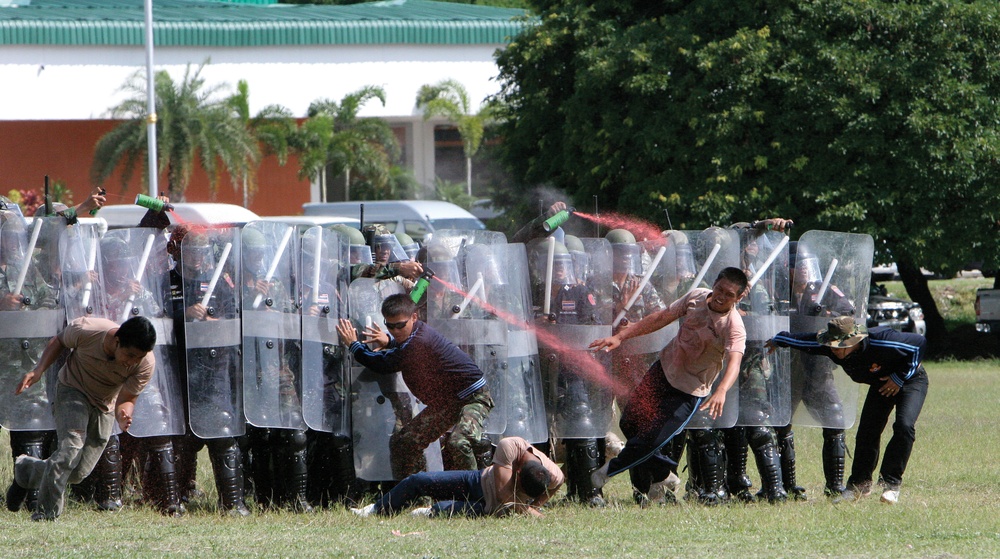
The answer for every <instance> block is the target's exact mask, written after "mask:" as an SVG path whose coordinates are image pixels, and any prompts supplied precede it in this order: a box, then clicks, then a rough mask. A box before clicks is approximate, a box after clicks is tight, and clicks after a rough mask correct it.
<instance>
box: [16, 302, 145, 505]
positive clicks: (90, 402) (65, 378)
mask: <svg viewBox="0 0 1000 559" xmlns="http://www.w3.org/2000/svg"><path fill="white" fill-rule="evenodd" d="M155 344H156V331H155V330H154V329H153V325H152V324H151V323H150V322H149V320H147V319H146V318H144V317H141V316H137V317H134V318H130V319H129V320H127V321H125V323H123V324H122V325H121V326H118V325H117V324H115V323H114V322H112V321H110V320H106V319H103V318H79V319H77V320H74V321H73V322H71V323H69V325H67V326H66V328H65V329H64V330H63V331H62V332H60V333H59V334H58V335H56V336H55V337H53V338H52V339H51V340H49V343H48V345H47V346H45V351H43V352H42V357H41V359H40V360H39V362H38V364H37V365H35V368H34V369H32V370H31V371H29V372H28V373H27V374H25V375H24V378H22V379H21V382H20V383H18V385H17V388H16V390H15V391H14V393H15V394H20V393H21V392H24V391H25V390H27V389H28V388H30V387H31V386H32V385H34V384H35V383H36V382H38V381H40V380H42V375H43V374H44V373H45V371H46V370H47V369H48V368H49V367H50V366H51V365H52V364H53V363H55V361H56V359H57V358H58V357H59V355H60V354H61V353H62V352H63V349H65V348H68V349H70V350H71V351H70V354H69V356H68V357H67V358H66V364H65V365H63V366H62V368H61V369H60V370H59V382H58V385H57V386H56V397H55V401H53V403H52V413H53V415H54V417H55V423H56V437H57V438H58V442H59V446H58V448H57V449H56V451H55V453H53V454H52V456H50V457H49V458H48V459H46V460H40V459H38V458H33V457H31V456H27V455H24V454H22V455H21V456H18V457H17V460H16V461H15V462H14V482H13V483H11V485H10V489H8V490H7V506H8V508H10V510H17V508H20V506H21V504H22V503H23V502H24V499H25V497H26V496H27V492H28V490H29V489H38V490H39V491H38V507H37V509H36V510H35V512H34V514H32V515H31V519H32V520H55V519H56V517H58V516H59V515H60V514H61V513H62V510H63V495H64V494H65V493H66V486H67V485H68V484H70V483H79V482H80V481H82V480H83V479H84V478H85V477H87V475H89V474H90V471H91V470H93V469H94V465H95V464H97V460H98V459H99V458H100V457H101V453H103V452H104V447H105V445H107V444H108V438H109V437H110V436H111V425H112V423H111V422H112V420H113V419H117V420H118V426H119V427H120V428H121V430H122V431H128V428H129V426H130V425H131V424H132V411H133V410H134V408H135V400H136V397H138V396H139V392H141V391H142V389H143V388H144V387H145V386H146V384H147V383H148V382H149V379H150V378H151V377H152V375H153V363H154V360H153V354H152V353H151V351H152V350H153V345H155ZM15 505H16V507H15ZM11 507H13V508H11Z"/></svg>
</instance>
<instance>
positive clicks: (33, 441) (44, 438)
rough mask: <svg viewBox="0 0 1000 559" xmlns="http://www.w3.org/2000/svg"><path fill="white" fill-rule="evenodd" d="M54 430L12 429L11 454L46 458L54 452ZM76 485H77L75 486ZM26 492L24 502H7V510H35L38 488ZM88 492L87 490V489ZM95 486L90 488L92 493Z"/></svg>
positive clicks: (86, 498)
mask: <svg viewBox="0 0 1000 559" xmlns="http://www.w3.org/2000/svg"><path fill="white" fill-rule="evenodd" d="M53 433H54V431H10V454H11V457H12V458H13V459H14V461H15V462H16V461H17V457H18V456H20V455H22V454H27V455H28V456H31V457H33V458H41V459H43V460H44V459H46V458H48V457H49V455H50V454H52V444H51V443H52V434H53ZM74 487H75V486H74ZM23 491H24V492H25V494H24V495H25V496H24V499H23V500H22V502H17V499H15V500H13V501H10V502H8V503H7V510H9V511H11V512H17V511H19V510H21V508H22V507H23V508H24V509H26V510H28V511H34V510H35V505H36V504H38V490H37V489H23ZM85 493H86V491H85ZM92 494H93V488H92V487H91V488H90V495H92ZM90 495H85V496H84V498H83V500H89V497H90Z"/></svg>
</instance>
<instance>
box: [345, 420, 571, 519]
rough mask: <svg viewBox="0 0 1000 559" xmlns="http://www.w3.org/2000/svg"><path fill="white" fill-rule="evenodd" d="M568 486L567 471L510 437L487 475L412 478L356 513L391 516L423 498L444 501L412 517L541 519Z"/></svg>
mask: <svg viewBox="0 0 1000 559" xmlns="http://www.w3.org/2000/svg"><path fill="white" fill-rule="evenodd" d="M563 481H564V476H563V473H562V470H560V469H559V466H557V465H556V464H555V463H554V462H553V461H552V460H549V458H548V456H546V455H545V453H543V452H542V451H540V450H538V449H536V448H535V447H533V446H531V445H530V444H528V441H526V440H524V439H522V438H521V437H505V438H504V439H502V440H501V441H500V443H499V444H497V449H496V452H494V454H493V463H492V464H491V465H489V466H487V467H486V468H483V469H482V470H449V471H444V472H421V473H418V474H412V475H410V476H407V477H406V479H404V480H403V481H401V482H399V484H398V485H396V486H395V487H393V488H392V490H391V491H389V492H388V493H386V494H385V495H383V496H382V498H381V499H379V500H378V501H377V502H375V503H372V504H370V505H368V506H366V507H363V508H360V509H351V510H353V511H354V513H355V514H357V515H358V516H370V515H372V514H377V515H383V516H389V515H392V514H397V513H399V512H400V511H401V510H403V509H405V508H407V507H409V506H410V505H411V504H412V503H413V502H414V501H416V500H417V499H419V498H421V497H431V498H433V499H440V500H439V501H438V502H435V503H434V505H433V506H431V507H428V508H421V509H415V510H414V511H413V513H414V514H415V515H426V516H438V515H447V516H451V515H454V514H466V515H470V516H480V515H497V516H500V515H504V514H509V513H511V512H517V513H521V514H528V515H532V516H541V515H542V513H541V512H540V511H539V510H538V509H539V507H541V506H542V505H543V504H545V503H546V502H547V501H548V500H549V498H550V497H552V496H553V495H555V494H556V492H557V491H558V490H559V488H560V487H561V486H562V484H563ZM445 499H447V500H445Z"/></svg>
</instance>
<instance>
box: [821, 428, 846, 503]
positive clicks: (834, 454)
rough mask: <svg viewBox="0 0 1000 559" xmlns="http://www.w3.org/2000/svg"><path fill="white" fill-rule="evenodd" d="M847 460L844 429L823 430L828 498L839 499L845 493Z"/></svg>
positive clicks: (824, 470) (824, 489)
mask: <svg viewBox="0 0 1000 559" xmlns="http://www.w3.org/2000/svg"><path fill="white" fill-rule="evenodd" d="M846 460H847V445H846V444H845V441H844V430H843V429H823V475H824V477H826V487H824V488H823V493H824V494H825V495H826V496H827V497H833V498H835V499H836V498H839V497H840V495H841V494H842V493H843V492H844V463H845V462H846Z"/></svg>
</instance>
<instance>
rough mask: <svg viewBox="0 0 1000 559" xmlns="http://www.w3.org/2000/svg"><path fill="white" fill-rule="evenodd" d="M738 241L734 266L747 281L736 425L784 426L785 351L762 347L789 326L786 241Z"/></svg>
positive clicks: (778, 237)
mask: <svg viewBox="0 0 1000 559" xmlns="http://www.w3.org/2000/svg"><path fill="white" fill-rule="evenodd" d="M740 241H741V247H742V254H741V256H740V265H741V267H742V269H743V271H744V272H746V274H747V277H749V279H750V290H749V293H748V295H747V296H745V297H744V298H743V300H742V301H741V302H740V303H739V309H740V313H741V314H742V315H743V325H744V326H745V327H746V331H747V349H746V352H745V353H744V354H743V362H742V364H741V365H740V377H739V389H740V402H739V411H740V413H739V418H738V419H737V421H736V424H737V425H740V426H756V425H770V426H784V425H787V424H788V422H789V421H790V420H791V417H792V411H791V364H790V359H791V356H790V351H791V350H789V349H787V348H783V349H779V350H777V351H774V352H773V353H768V352H767V350H766V349H765V348H764V343H765V342H767V341H768V340H770V339H771V338H773V337H774V335H775V334H777V333H778V332H781V331H783V330H788V326H789V321H788V301H787V300H786V297H787V296H788V295H787V294H788V293H789V283H788V237H787V236H786V235H785V234H784V233H778V232H776V231H769V232H767V233H764V234H759V233H758V232H757V231H756V230H754V229H745V230H741V231H740ZM727 404H728V402H727Z"/></svg>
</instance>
